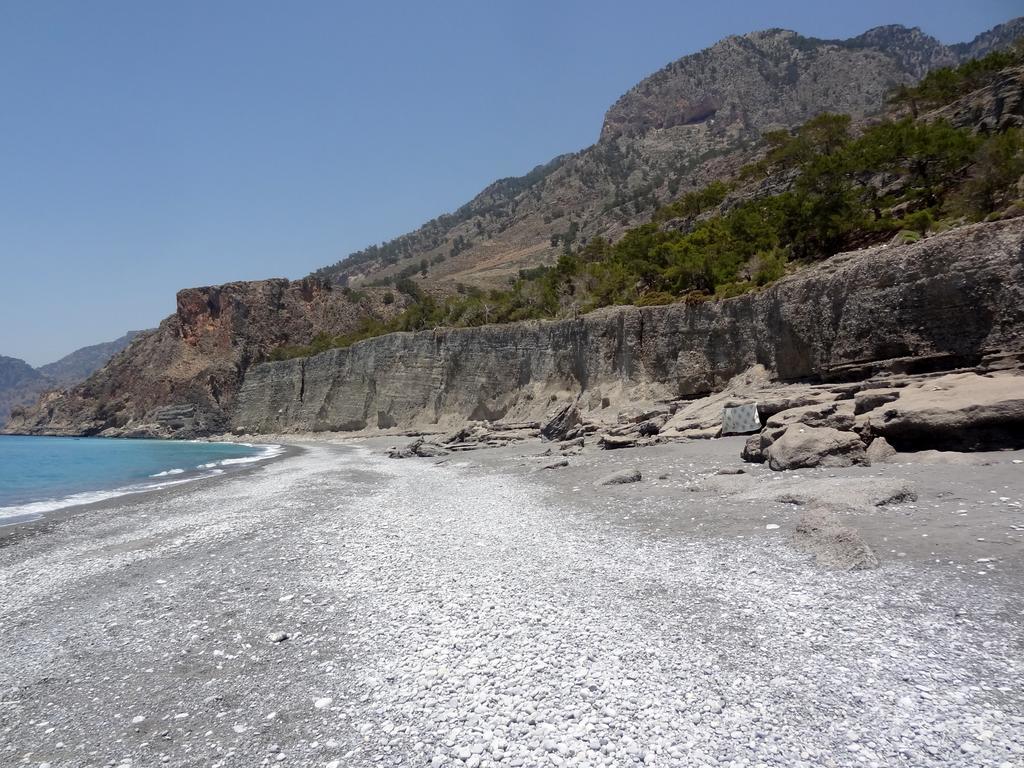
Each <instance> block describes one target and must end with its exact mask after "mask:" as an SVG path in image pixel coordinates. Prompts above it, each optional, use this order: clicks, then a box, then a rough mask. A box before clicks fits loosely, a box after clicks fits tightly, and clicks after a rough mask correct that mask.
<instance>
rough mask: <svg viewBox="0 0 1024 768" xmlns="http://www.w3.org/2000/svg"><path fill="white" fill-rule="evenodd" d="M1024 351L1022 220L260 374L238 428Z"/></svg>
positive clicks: (673, 393)
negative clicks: (735, 282)
mask: <svg viewBox="0 0 1024 768" xmlns="http://www.w3.org/2000/svg"><path fill="white" fill-rule="evenodd" d="M1021 354H1024V219H1017V220H1011V221H1006V222H998V223H992V224H980V225H974V226H970V227H964V228H961V229H958V230H955V231H951V232H947V233H945V234H942V235H936V236H934V237H930V238H928V239H926V240H923V241H921V242H918V243H914V244H910V245H902V246H882V247H877V248H872V249H868V250H864V251H859V252H855V253H849V254H843V255H840V256H837V257H835V258H833V259H830V260H828V261H825V262H822V263H819V264H817V265H815V266H813V267H810V268H808V269H805V270H803V271H801V272H799V273H797V274H795V275H792V276H790V277H787V278H785V279H783V280H780V281H779V282H777V283H776V284H774V285H772V286H771V287H769V288H767V289H765V290H763V291H761V292H758V293H753V294H747V295H744V296H740V297H737V298H734V299H729V300H725V301H721V302H713V301H707V302H699V303H682V304H673V305H669V306H662V307H646V308H636V307H614V308H609V309H604V310H600V311H597V312H594V313H591V314H589V315H585V316H583V317H581V318H579V319H577V320H566V321H556V322H529V323H519V324H512V325H504V326H485V327H482V328H472V329H456V330H437V331H435V332H421V333H400V334H391V335H388V336H383V337H378V338H375V339H370V340H367V341H364V342H360V343H358V344H355V345H354V346H352V347H350V348H347V349H339V350H333V351H330V352H325V353H323V354H320V355H317V356H315V357H311V358H307V359H300V360H291V361H285V362H277V363H265V364H261V365H258V366H255V367H254V368H252V369H251V370H250V371H249V372H248V374H247V375H246V377H245V381H244V384H243V385H242V388H241V390H240V392H239V394H238V397H237V399H236V401H235V403H234V406H233V409H232V416H231V425H232V428H233V429H235V430H236V431H239V432H278V431H289V430H302V431H305V430H314V431H318V430H355V429H362V428H364V427H376V426H379V427H392V426H399V427H415V426H428V425H429V426H432V425H449V424H456V423H461V422H463V421H465V420H466V419H499V418H503V419H506V420H519V419H526V418H536V417H539V416H541V415H542V414H544V413H546V412H548V411H549V410H550V409H551V407H552V405H553V401H557V400H563V401H564V400H565V399H567V398H575V397H577V396H581V398H580V402H581V403H582V404H583V405H584V407H588V408H593V409H599V408H602V407H605V406H608V405H612V406H615V405H618V406H622V405H625V404H628V403H630V402H633V401H639V400H653V399H659V398H679V397H688V396H694V395H698V394H703V393H706V392H709V391H712V390H714V389H716V388H718V387H721V386H723V385H724V384H725V383H726V382H727V381H728V380H729V379H731V378H732V377H733V376H735V375H737V374H739V373H741V372H742V371H744V370H745V369H747V368H749V367H750V366H752V365H755V364H761V365H763V366H765V367H766V368H768V369H769V370H770V371H772V372H773V374H774V375H775V376H776V377H778V378H779V379H782V380H793V379H845V378H857V377H861V376H864V375H867V374H869V373H872V372H874V371H875V370H877V369H893V370H922V369H934V370H943V369H949V368H955V367H958V366H963V365H975V364H977V363H979V362H981V361H982V360H983V359H985V358H990V359H991V358H994V357H1005V356H1013V355H1021Z"/></svg>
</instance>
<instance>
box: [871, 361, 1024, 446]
mask: <svg viewBox="0 0 1024 768" xmlns="http://www.w3.org/2000/svg"><path fill="white" fill-rule="evenodd" d="M874 391H875V392H888V393H891V394H893V395H895V398H893V399H892V400H890V401H887V402H883V403H881V404H880V405H878V406H877V407H875V408H873V409H871V410H868V411H866V412H864V413H862V414H860V415H859V416H858V417H857V421H858V428H859V430H860V432H862V433H863V434H866V435H869V436H879V437H881V438H884V439H885V440H886V441H887V443H888V444H889V445H890V446H892V448H895V449H896V450H897V451H923V450H945V451H976V450H986V449H992V448H1024V376H1020V375H1016V374H1011V373H1006V372H994V373H991V374H988V375H984V376H982V375H978V374H976V373H955V374H949V375H946V376H940V377H937V378H933V379H928V380H925V381H920V382H915V383H912V384H910V385H908V386H906V387H901V388H899V389H895V390H885V389H882V390H874ZM870 392H872V390H868V391H867V392H865V394H868V393H870Z"/></svg>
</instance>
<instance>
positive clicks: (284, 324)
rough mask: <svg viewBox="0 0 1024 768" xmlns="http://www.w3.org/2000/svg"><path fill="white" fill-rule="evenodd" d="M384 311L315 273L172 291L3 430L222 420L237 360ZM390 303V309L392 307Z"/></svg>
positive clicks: (211, 427) (243, 364) (174, 426)
mask: <svg viewBox="0 0 1024 768" xmlns="http://www.w3.org/2000/svg"><path fill="white" fill-rule="evenodd" d="M387 311H389V310H388V309H387V308H386V307H384V306H383V305H381V304H380V302H379V301H377V300H375V297H374V296H372V295H363V296H353V295H352V294H347V293H346V292H344V291H342V290H340V289H335V288H333V287H332V286H331V285H329V284H328V283H325V282H324V281H322V280H316V279H314V278H308V279H306V280H300V281H295V282H290V281H288V280H284V279H273V280H262V281H257V282H239V283H228V284H226V285H221V286H212V287H204V288H189V289H186V290H183V291H179V292H178V295H177V309H176V311H175V313H174V314H173V315H171V316H170V317H168V318H167V319H165V320H164V321H163V322H162V323H161V324H160V326H159V328H157V329H155V330H153V331H148V332H146V333H144V334H142V335H141V336H140V337H139V338H137V339H135V341H134V342H133V343H132V345H131V346H130V347H129V348H128V349H127V350H125V351H124V352H121V353H120V354H118V355H116V356H115V357H114V358H113V359H112V360H111V361H110V362H109V363H108V364H107V365H106V366H105V367H104V368H102V369H100V370H99V371H97V372H96V373H95V374H93V375H92V376H90V377H89V378H88V379H86V380H85V381H84V382H82V383H81V384H78V385H76V386H73V387H71V388H70V389H68V390H66V391H55V392H51V393H48V394H47V395H45V396H44V397H43V398H42V400H41V401H40V402H39V403H38V404H37V405H35V406H34V407H31V408H26V409H20V410H15V411H14V412H13V413H12V417H11V421H10V422H9V424H8V426H7V430H6V431H8V432H16V433H27V434H47V435H97V434H100V435H111V436H171V435H173V436H175V437H189V436H193V435H203V434H209V433H211V432H216V431H220V430H223V429H224V428H225V427H226V426H227V423H228V420H227V414H228V412H229V410H230V408H231V405H232V403H233V401H234V397H235V394H236V392H237V391H238V388H239V386H240V385H241V383H242V379H243V377H244V376H245V372H246V370H247V369H248V368H249V367H250V366H251V365H252V364H254V363H256V362H258V361H260V360H262V359H264V358H265V357H266V355H267V354H268V353H269V352H270V351H271V350H272V349H274V348H275V347H277V346H279V345H281V344H284V343H290V344H304V343H308V342H309V341H310V340H312V339H313V338H314V337H315V336H316V335H317V334H320V333H343V332H347V331H351V330H352V329H354V328H356V327H357V326H358V325H359V323H360V322H361V321H362V318H364V317H367V316H380V315H381V314H383V313H386V312H387ZM391 311H396V310H391Z"/></svg>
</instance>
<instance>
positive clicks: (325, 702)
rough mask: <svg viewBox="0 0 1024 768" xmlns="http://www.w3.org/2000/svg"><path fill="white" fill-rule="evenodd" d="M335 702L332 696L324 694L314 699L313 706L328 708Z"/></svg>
mask: <svg viewBox="0 0 1024 768" xmlns="http://www.w3.org/2000/svg"><path fill="white" fill-rule="evenodd" d="M333 703H334V699H332V698H331V697H330V696H323V697H321V698H319V699H317V700H316V701H314V702H313V706H314V707H316V708H317V709H327V707H329V706H331V704H333Z"/></svg>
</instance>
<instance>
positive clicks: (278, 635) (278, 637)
mask: <svg viewBox="0 0 1024 768" xmlns="http://www.w3.org/2000/svg"><path fill="white" fill-rule="evenodd" d="M290 637H291V635H289V634H288V633H287V632H271V633H270V634H269V635H267V640H269V641H270V642H272V643H283V642H284V641H285V640H287V639H288V638H290Z"/></svg>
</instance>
